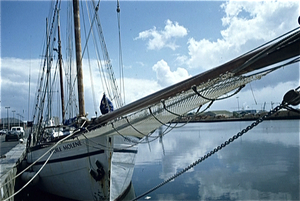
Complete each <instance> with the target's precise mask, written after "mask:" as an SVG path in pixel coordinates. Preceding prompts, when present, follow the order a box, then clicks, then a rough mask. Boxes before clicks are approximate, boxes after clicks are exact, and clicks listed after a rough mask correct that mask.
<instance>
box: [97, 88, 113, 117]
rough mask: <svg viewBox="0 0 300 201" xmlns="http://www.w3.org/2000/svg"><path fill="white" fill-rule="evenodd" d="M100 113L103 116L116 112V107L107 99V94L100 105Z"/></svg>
mask: <svg viewBox="0 0 300 201" xmlns="http://www.w3.org/2000/svg"><path fill="white" fill-rule="evenodd" d="M100 111H101V113H102V114H107V113H109V112H112V111H114V106H113V104H112V102H111V101H110V100H109V99H108V98H107V97H106V95H105V93H104V94H103V97H102V100H101V103H100Z"/></svg>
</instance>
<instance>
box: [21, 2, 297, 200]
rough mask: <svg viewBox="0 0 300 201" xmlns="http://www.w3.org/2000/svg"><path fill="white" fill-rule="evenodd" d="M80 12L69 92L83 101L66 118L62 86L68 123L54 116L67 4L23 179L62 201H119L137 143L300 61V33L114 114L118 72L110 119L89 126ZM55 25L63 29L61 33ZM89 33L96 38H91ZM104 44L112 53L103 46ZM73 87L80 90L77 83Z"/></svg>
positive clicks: (106, 105) (50, 35) (51, 31)
mask: <svg viewBox="0 0 300 201" xmlns="http://www.w3.org/2000/svg"><path fill="white" fill-rule="evenodd" d="M91 3H92V7H93V10H94V11H93V12H92V13H93V17H91V20H90V21H91V22H92V24H93V23H94V24H96V25H95V26H97V28H98V30H100V32H99V33H100V34H99V35H100V37H102V31H101V26H100V25H99V21H98V12H99V5H98V4H96V3H95V2H93V1H92V2H91ZM79 5H80V3H79V0H73V3H72V6H73V12H72V13H73V14H74V18H73V21H74V32H75V33H74V35H75V41H76V76H75V77H74V80H75V81H76V82H77V92H76V93H75V92H74V91H72V90H69V92H71V94H72V95H74V94H77V95H78V102H77V103H76V104H75V105H77V107H76V109H77V108H78V111H76V116H73V118H72V117H70V118H69V119H67V118H66V113H69V115H70V116H72V114H73V113H72V112H70V111H71V110H69V111H67V109H66V108H67V104H66V105H65V103H64V87H63V82H60V86H61V88H60V92H61V106H62V109H60V110H61V112H62V113H61V116H62V121H59V120H58V118H53V117H51V114H52V110H53V109H49V106H50V105H51V98H52V97H53V95H52V93H53V91H52V88H51V87H52V85H51V84H52V81H51V70H52V69H51V65H52V64H53V63H54V62H53V51H52V50H53V49H54V43H58V49H57V52H58V55H59V56H58V59H59V60H60V61H59V62H58V63H59V64H60V65H59V66H61V47H60V32H59V30H60V26H59V17H58V16H59V11H60V1H56V4H55V6H54V9H53V12H54V14H53V16H52V18H51V19H52V24H50V25H47V31H46V35H47V37H46V38H47V39H46V48H45V54H44V55H45V57H44V59H43V62H42V70H41V75H40V81H41V83H40V85H39V86H38V89H37V99H36V103H35V113H34V117H33V123H32V127H31V133H30V135H29V136H30V137H29V138H28V141H27V142H28V144H27V155H26V161H27V164H28V165H29V167H30V168H29V169H28V170H27V172H24V173H23V174H31V175H32V177H31V179H33V178H34V179H35V180H36V182H37V183H38V187H39V188H41V189H43V190H44V191H47V192H49V193H52V194H56V195H59V196H62V197H66V198H70V199H75V200H117V199H119V198H120V197H122V195H123V194H124V193H125V192H126V191H127V189H128V188H129V186H130V184H131V178H132V175H133V170H134V164H135V157H136V155H137V153H138V150H137V146H138V144H139V143H147V141H148V140H149V139H151V140H155V139H159V138H161V137H162V136H163V131H160V134H159V136H155V131H156V130H157V129H159V128H160V127H161V126H162V125H167V124H169V123H170V122H172V121H173V120H174V119H176V118H178V117H181V116H182V115H185V114H187V113H188V112H190V111H195V112H196V113H199V112H201V108H202V106H204V105H206V104H209V103H213V102H214V101H216V100H218V99H223V98H229V97H230V96H232V95H234V94H236V93H238V92H239V91H240V90H241V89H242V88H243V87H244V86H245V85H246V84H248V83H250V82H251V81H253V80H257V79H261V78H262V77H263V76H266V75H267V74H269V73H271V72H273V71H274V70H276V69H279V68H281V67H283V66H286V65H290V64H293V63H295V62H298V61H299V54H300V51H299V47H300V31H299V28H297V29H295V30H292V31H291V32H289V33H287V34H285V35H283V36H282V37H279V38H277V39H276V40H273V41H271V42H270V43H267V44H266V45H263V46H261V47H258V48H256V49H254V50H252V51H250V52H247V53H246V54H244V55H241V56H239V57H238V58H235V59H233V60H231V61H229V62H227V63H225V64H223V65H221V66H218V67H216V68H213V69H211V70H209V71H206V72H203V73H200V74H198V75H196V76H193V77H191V78H189V79H187V80H184V81H181V82H179V83H177V84H174V85H172V86H169V87H167V88H165V89H162V90H160V91H158V92H155V93H153V94H151V95H148V96H146V97H144V98H141V99H139V100H137V101H134V102H132V103H130V104H127V105H122V103H120V102H122V101H119V103H117V104H115V105H114V106H115V107H114V108H112V102H114V101H115V102H118V101H117V100H119V99H118V97H119V96H120V93H119V92H118V91H119V90H118V87H117V86H116V83H115V78H114V76H113V73H108V74H109V77H110V79H111V80H112V85H111V89H112V90H111V93H109V94H110V96H109V95H108V94H106V96H104V97H103V101H101V102H103V105H102V107H103V109H104V111H106V112H103V113H104V114H102V115H101V116H97V117H95V118H91V119H89V118H88V116H87V114H86V113H85V108H84V105H85V103H84V95H83V94H84V86H83V78H82V73H83V72H82V58H83V57H82V55H83V52H84V51H86V48H85V46H84V50H82V47H81V32H80V19H79V17H80V13H79ZM53 24H57V28H55V26H54V25H53ZM87 33H88V34H87V35H90V34H89V33H90V32H89V31H87ZM56 35H57V38H58V40H57V39H56ZM85 44H87V43H85ZM100 45H101V47H102V48H104V49H105V48H106V47H105V43H104V42H103V40H101V44H100ZM103 63H107V64H109V67H108V68H109V69H110V67H111V66H110V62H109V60H105V62H103ZM59 68H60V69H61V67H59ZM110 70H111V69H110ZM59 71H61V70H59ZM69 75H71V73H70V74H69ZM60 77H62V73H61V74H60ZM68 84H69V85H71V86H74V82H73V81H71V79H70V80H69V81H68ZM66 88H67V89H68V87H66ZM111 94H113V95H111ZM110 99H112V101H110ZM70 100H71V98H70Z"/></svg>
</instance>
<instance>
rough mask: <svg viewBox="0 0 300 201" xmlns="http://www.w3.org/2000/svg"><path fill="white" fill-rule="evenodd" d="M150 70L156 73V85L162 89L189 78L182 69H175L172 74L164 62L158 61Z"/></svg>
mask: <svg viewBox="0 0 300 201" xmlns="http://www.w3.org/2000/svg"><path fill="white" fill-rule="evenodd" d="M152 69H153V70H154V71H155V72H156V77H157V81H158V83H159V84H160V85H161V86H163V87H165V86H169V85H172V84H175V83H177V82H180V81H182V80H185V79H187V78H188V77H189V74H188V72H187V70H186V69H184V68H177V70H176V71H173V72H172V71H171V69H170V67H169V66H168V63H167V62H165V61H164V60H160V61H158V62H157V63H156V64H155V65H154V66H153V67H152Z"/></svg>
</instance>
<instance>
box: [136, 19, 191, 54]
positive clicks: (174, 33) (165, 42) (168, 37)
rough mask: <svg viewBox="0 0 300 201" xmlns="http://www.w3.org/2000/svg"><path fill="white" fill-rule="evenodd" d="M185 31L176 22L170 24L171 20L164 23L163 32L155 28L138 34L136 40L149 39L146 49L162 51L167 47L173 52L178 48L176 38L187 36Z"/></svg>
mask: <svg viewBox="0 0 300 201" xmlns="http://www.w3.org/2000/svg"><path fill="white" fill-rule="evenodd" d="M187 32H188V31H187V29H186V28H184V27H183V26H181V25H179V24H178V22H174V23H173V22H172V21H171V20H167V21H166V26H165V28H164V30H162V31H159V30H156V27H154V28H153V29H149V30H146V31H142V32H140V33H139V36H138V37H136V38H135V40H137V39H143V40H146V39H149V41H148V49H150V50H154V49H162V48H164V47H168V48H170V49H172V50H175V49H176V48H177V47H178V46H177V45H176V44H175V41H176V40H175V39H176V38H181V37H184V36H186V35H187Z"/></svg>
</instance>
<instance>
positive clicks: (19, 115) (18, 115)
mask: <svg viewBox="0 0 300 201" xmlns="http://www.w3.org/2000/svg"><path fill="white" fill-rule="evenodd" d="M16 115H18V116H19V127H20V121H21V120H20V118H21V116H20V114H19V113H17V114H16Z"/></svg>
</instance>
